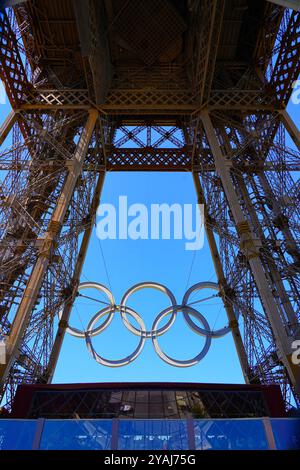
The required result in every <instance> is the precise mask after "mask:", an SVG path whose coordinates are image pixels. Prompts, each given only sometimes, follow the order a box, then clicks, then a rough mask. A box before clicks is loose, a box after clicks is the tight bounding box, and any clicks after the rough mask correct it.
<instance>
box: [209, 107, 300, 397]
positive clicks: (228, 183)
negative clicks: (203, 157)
mask: <svg viewBox="0 0 300 470" xmlns="http://www.w3.org/2000/svg"><path fill="white" fill-rule="evenodd" d="M201 120H202V123H203V126H204V130H205V134H206V137H207V140H208V143H209V145H210V147H211V150H212V153H213V155H214V159H215V165H216V171H217V173H218V176H219V177H220V179H221V181H222V186H223V188H224V192H225V194H226V198H227V202H228V204H229V207H230V209H231V212H232V215H233V219H234V221H235V224H236V228H237V232H238V234H239V237H240V247H241V250H242V251H243V253H244V255H245V257H246V258H247V260H248V262H249V265H250V267H251V271H252V274H253V277H254V280H255V282H256V286H257V289H258V291H259V294H260V297H261V300H262V304H263V306H264V309H265V311H266V315H267V317H268V320H269V322H270V324H271V326H272V331H273V334H274V338H275V342H276V345H277V348H278V353H279V357H280V360H281V361H282V362H283V364H284V366H285V368H286V370H287V372H288V375H289V378H290V380H291V383H292V384H293V386H294V387H295V390H296V391H297V393H298V394H300V370H298V369H297V368H296V367H295V365H294V364H293V362H292V349H291V343H292V341H293V339H292V338H291V337H289V336H288V335H287V332H286V329H285V327H284V325H283V323H282V321H283V320H282V313H281V312H280V310H279V309H278V305H276V302H275V301H274V297H273V292H272V289H271V286H270V285H269V283H268V280H267V278H266V274H265V272H264V269H263V266H262V263H261V260H260V253H259V248H260V241H259V240H258V239H257V236H255V235H254V234H253V232H252V231H251V228H250V225H249V222H248V220H247V219H246V218H245V215H244V213H243V211H242V208H241V205H240V202H239V199H238V196H237V194H236V191H235V188H234V186H233V183H232V179H231V174H230V166H228V164H226V159H225V156H224V155H223V154H222V152H221V148H220V145H219V142H218V139H217V136H216V133H215V130H214V127H213V124H212V122H211V119H210V116H209V113H208V112H207V111H203V112H202V113H201Z"/></svg>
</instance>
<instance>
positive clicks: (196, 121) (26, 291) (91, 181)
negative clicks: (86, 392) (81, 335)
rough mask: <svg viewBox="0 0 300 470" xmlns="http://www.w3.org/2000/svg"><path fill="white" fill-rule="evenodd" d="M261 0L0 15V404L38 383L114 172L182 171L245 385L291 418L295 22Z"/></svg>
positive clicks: (172, 1) (86, 6) (47, 371)
mask: <svg viewBox="0 0 300 470" xmlns="http://www.w3.org/2000/svg"><path fill="white" fill-rule="evenodd" d="M277 3H280V2H275V3H271V2H268V1H261V0H259V1H258V0H257V1H256V0H253V1H252V2H247V1H246V0H226V1H225V0H210V1H208V0H189V1H186V2H177V1H176V0H151V1H147V2H146V1H145V2H143V1H142V2H141V1H140V0H131V1H130V2H128V1H126V0H105V1H95V0H88V2H86V1H84V2H83V1H81V0H78V1H76V2H75V1H72V0H64V1H63V2H62V1H61V0H51V1H50V0H43V1H41V0H36V1H33V0H28V1H27V2H25V3H22V2H18V4H17V5H16V6H15V7H14V8H13V9H12V8H10V9H6V10H1V11H0V62H1V68H0V76H1V79H2V81H3V83H4V85H5V88H6V92H7V96H8V98H9V101H10V103H11V106H12V109H13V110H12V112H11V113H10V114H9V116H8V117H7V119H6V120H5V122H4V124H3V126H2V127H1V131H0V145H1V147H0V176H1V184H0V205H1V214H0V232H1V242H0V266H1V267H0V327H1V331H2V333H3V334H5V335H6V337H7V361H6V364H2V365H0V378H1V393H2V394H3V397H4V398H3V403H4V402H5V403H6V404H7V406H8V407H9V406H10V405H11V402H12V400H13V397H14V394H15V390H16V387H17V385H18V384H19V383H34V382H45V381H51V379H52V377H53V373H54V370H55V365H56V363H57V360H58V357H59V352H60V349H61V345H62V341H63V338H64V333H65V329H66V326H67V324H68V319H69V315H70V311H71V307H72V303H73V301H74V298H75V296H76V293H77V287H78V283H79V280H80V274H81V269H82V265H83V263H84V258H85V253H86V250H87V246H88V242H89V238H90V235H91V231H92V228H93V223H94V218H95V212H96V208H97V205H98V203H99V198H100V194H101V188H102V185H103V180H104V175H105V173H106V172H107V171H130V170H132V171H148V170H150V171H190V172H192V173H193V177H194V182H195V187H196V190H197V194H198V200H199V202H201V203H205V205H206V206H205V207H206V209H205V211H206V214H205V216H206V234H207V239H208V242H209V246H210V249H211V252H212V257H213V260H214V265H215V270H216V274H217V277H218V283H219V286H220V290H221V295H222V298H223V301H224V306H225V308H226V312H227V315H228V318H229V322H230V327H231V330H232V335H233V339H234V342H235V346H236V349H237V353H238V357H239V360H240V364H241V368H242V371H243V374H244V377H245V380H246V382H248V383H273V382H275V383H279V384H280V385H281V388H282V391H283V394H284V398H285V400H286V403H287V406H290V405H292V404H295V403H296V404H297V405H299V404H300V372H299V366H296V365H295V364H293V361H292V342H293V341H294V340H296V339H299V337H300V329H299V320H300V305H299V298H300V296H299V290H300V283H299V269H300V252H299V238H300V234H299V226H300V225H299V215H300V214H299V207H298V206H299V202H298V201H299V198H300V186H299V182H298V180H297V173H298V172H299V169H300V168H299V167H300V163H299V151H300V137H299V131H298V130H297V128H296V126H295V124H294V123H293V122H292V120H291V118H290V117H289V115H288V114H287V112H286V110H285V108H286V106H287V103H288V101H289V99H290V96H291V93H292V91H293V85H294V82H295V81H296V80H297V78H298V76H299V73H300V62H299V56H300V14H299V12H297V11H291V10H288V9H284V8H283V7H282V6H280V5H278V4H277ZM5 139H7V140H6V141H5ZM7 142H8V144H7ZM6 145H7V147H6ZM234 306H235V307H237V308H238V309H239V310H240V312H241V316H240V318H241V320H240V321H239V323H238V322H237V321H236V317H235V314H234ZM61 309H63V313H62V317H61V320H60V321H59V322H58V321H57V320H56V318H57V315H56V314H57V312H58V310H61Z"/></svg>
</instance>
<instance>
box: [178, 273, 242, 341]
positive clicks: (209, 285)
mask: <svg viewBox="0 0 300 470" xmlns="http://www.w3.org/2000/svg"><path fill="white" fill-rule="evenodd" d="M202 289H213V290H216V291H218V292H219V291H220V288H219V286H218V284H216V283H215V282H198V284H195V285H194V286H192V287H190V288H189V289H188V290H187V291H186V293H185V294H184V297H183V299H182V305H188V300H189V298H190V295H191V294H192V292H197V291H199V290H202ZM234 313H235V316H236V319H238V315H237V314H236V312H235V311H234ZM183 315H184V319H185V321H186V322H187V324H188V325H189V327H190V328H191V329H192V330H193V331H195V332H196V333H198V334H200V335H201V334H202V335H210V336H211V337H212V338H221V337H222V336H225V335H227V333H229V331H230V328H229V325H228V326H225V327H224V328H220V329H219V330H214V331H211V330H210V328H209V327H208V329H205V328H200V327H199V326H198V325H196V324H195V323H194V322H193V320H192V319H191V318H190V316H189V315H188V314H187V313H186V312H183Z"/></svg>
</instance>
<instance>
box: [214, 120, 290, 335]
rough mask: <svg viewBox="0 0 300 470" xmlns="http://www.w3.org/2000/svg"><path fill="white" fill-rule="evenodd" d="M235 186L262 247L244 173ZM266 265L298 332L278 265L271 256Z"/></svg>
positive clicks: (224, 137) (227, 143)
mask: <svg viewBox="0 0 300 470" xmlns="http://www.w3.org/2000/svg"><path fill="white" fill-rule="evenodd" d="M220 133H221V136H222V140H223V142H224V147H225V152H230V151H231V144H230V140H229V138H228V135H227V134H226V132H225V129H220ZM259 176H261V173H260V174H259ZM264 178H265V181H266V184H267V179H266V177H265V175H264ZM253 183H254V184H255V181H253ZM235 184H236V187H237V188H238V189H239V192H240V196H241V198H242V201H243V202H244V204H245V207H246V209H247V212H248V214H249V216H250V220H251V223H252V227H253V229H254V230H255V232H256V234H257V235H258V237H259V241H260V243H261V245H262V246H263V242H264V241H265V236H264V233H263V230H262V228H261V225H260V222H259V219H258V217H257V214H256V210H255V209H254V206H253V204H252V202H251V200H250V197H249V193H248V188H247V186H246V184H245V180H244V177H243V174H242V173H240V174H236V175H235ZM273 201H274V198H272V202H273ZM264 263H266V265H267V271H268V277H269V282H271V284H273V283H274V285H275V286H276V289H277V292H278V295H279V298H280V301H281V306H282V308H283V310H284V312H285V315H286V318H287V320H288V321H289V324H290V326H291V328H292V330H291V331H293V329H295V330H296V329H297V316H296V313H295V312H294V309H293V307H292V305H291V302H290V299H289V298H288V295H287V293H286V290H285V288H284V285H283V282H282V280H281V277H280V273H279V272H278V269H277V266H276V263H275V261H274V260H273V258H272V256H270V257H269V259H268V260H267V261H266V260H264ZM269 273H270V274H269Z"/></svg>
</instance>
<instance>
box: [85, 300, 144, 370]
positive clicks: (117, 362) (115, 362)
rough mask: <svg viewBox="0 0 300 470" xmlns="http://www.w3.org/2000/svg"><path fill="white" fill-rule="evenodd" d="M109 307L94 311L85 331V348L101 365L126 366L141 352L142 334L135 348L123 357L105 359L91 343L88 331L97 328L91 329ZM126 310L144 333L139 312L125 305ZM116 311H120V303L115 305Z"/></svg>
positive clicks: (142, 344)
mask: <svg viewBox="0 0 300 470" xmlns="http://www.w3.org/2000/svg"><path fill="white" fill-rule="evenodd" d="M110 308H111V307H107V308H105V309H103V310H102V311H100V312H98V313H96V315H94V317H93V318H92V319H91V321H90V322H89V324H88V328H87V332H86V336H85V340H86V345H87V348H88V350H89V352H90V354H91V355H92V357H93V358H94V359H95V361H96V362H98V363H99V364H102V365H103V366H108V367H122V366H126V365H128V364H130V363H131V362H133V361H134V360H135V359H136V358H137V357H138V356H139V354H140V353H141V351H142V349H143V347H144V344H145V341H146V336H145V335H144V334H141V335H140V340H139V344H138V346H137V348H136V349H135V350H134V351H133V353H131V354H129V356H127V357H125V358H124V359H117V360H109V359H105V358H104V357H102V356H100V355H99V354H98V353H97V352H96V351H95V349H94V347H93V345H92V341H91V334H90V332H91V331H97V330H98V328H96V329H93V328H94V325H95V324H96V322H97V321H98V320H100V319H101V318H102V317H103V316H104V315H107V314H108V309H110ZM126 310H127V313H128V315H130V316H132V317H133V318H134V319H135V320H136V321H137V322H138V323H139V325H140V327H141V331H142V332H144V333H146V330H145V324H144V322H143V320H142V318H141V317H140V316H139V314H138V313H137V312H135V311H134V310H133V309H131V308H129V307H126ZM116 311H118V312H120V311H121V306H120V305H115V307H114V312H116ZM101 326H102V325H101Z"/></svg>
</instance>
